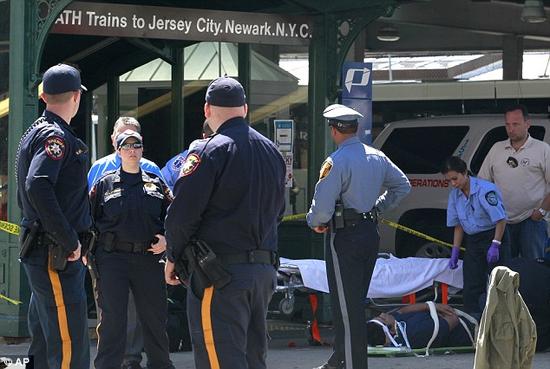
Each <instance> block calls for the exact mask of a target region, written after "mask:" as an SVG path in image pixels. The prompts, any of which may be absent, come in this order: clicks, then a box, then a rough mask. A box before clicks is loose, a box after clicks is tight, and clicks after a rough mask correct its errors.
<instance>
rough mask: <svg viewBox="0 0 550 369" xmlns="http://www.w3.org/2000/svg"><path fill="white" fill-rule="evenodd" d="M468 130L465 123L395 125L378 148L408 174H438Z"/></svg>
mask: <svg viewBox="0 0 550 369" xmlns="http://www.w3.org/2000/svg"><path fill="white" fill-rule="evenodd" d="M468 130H469V128H468V127H467V126H450V127H449V126H446V127H410V128H397V129H395V130H393V132H392V133H390V136H389V137H388V139H387V140H386V142H384V144H383V145H382V148H381V150H382V151H383V152H384V153H385V154H386V155H387V156H388V157H389V158H390V159H391V160H392V161H393V162H394V163H395V164H396V165H397V166H398V167H399V168H401V170H402V171H403V172H405V173H407V174H409V173H414V174H434V173H439V171H440V169H441V165H443V162H444V161H445V159H447V157H449V156H451V155H453V153H454V152H455V150H456V148H457V146H458V144H460V142H461V141H462V139H463V138H464V136H465V135H466V133H467V132H468Z"/></svg>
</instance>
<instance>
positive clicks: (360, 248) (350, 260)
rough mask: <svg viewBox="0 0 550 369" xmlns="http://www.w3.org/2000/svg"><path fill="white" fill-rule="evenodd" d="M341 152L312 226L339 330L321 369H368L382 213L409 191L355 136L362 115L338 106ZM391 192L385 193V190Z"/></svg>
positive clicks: (323, 185) (331, 161)
mask: <svg viewBox="0 0 550 369" xmlns="http://www.w3.org/2000/svg"><path fill="white" fill-rule="evenodd" d="M323 116H324V117H325V118H327V119H328V124H329V126H330V132H331V136H332V139H333V140H334V142H335V143H336V145H338V150H336V151H335V152H334V153H332V154H331V155H330V156H329V157H328V158H327V159H326V160H325V161H324V163H323V166H322V167H321V173H320V176H319V181H318V182H317V185H316V186H315V194H314V195H313V201H312V203H311V208H310V209H309V212H308V214H307V216H306V218H307V222H308V225H309V226H310V227H311V228H312V229H313V230H314V231H315V232H317V233H326V235H325V259H326V264H327V277H328V282H329V288H330V291H331V294H330V297H331V304H332V315H333V316H332V320H333V323H334V325H335V328H336V342H335V345H334V352H333V354H332V356H331V357H330V358H329V360H328V361H327V363H325V364H323V365H322V366H321V367H319V368H322V369H332V368H337V369H340V368H346V369H352V368H354V369H364V368H367V351H366V349H365V348H366V347H367V336H366V332H367V329H366V320H365V308H364V300H365V298H366V296H367V290H368V288H369V284H370V279H371V277H372V272H373V270H374V264H375V262H376V256H377V253H378V243H379V240H380V239H379V235H378V229H377V213H378V212H384V211H385V210H388V209H391V208H393V207H395V206H397V203H398V202H399V201H400V200H401V199H402V198H403V197H405V196H406V195H407V193H408V192H409V191H410V187H411V186H410V184H409V181H408V179H407V177H406V176H405V175H404V174H403V172H402V171H401V170H400V169H399V168H398V167H397V166H396V165H395V164H393V163H392V162H391V160H390V159H388V158H387V157H386V156H385V155H384V153H382V152H381V151H379V150H376V149H373V148H372V147H370V146H367V145H365V144H363V143H361V141H359V138H358V137H357V135H356V132H357V125H358V122H357V120H358V119H359V118H361V117H362V115H361V114H359V113H358V112H356V111H355V110H353V109H350V108H348V107H346V106H343V105H339V104H333V105H330V106H328V107H327V108H326V109H325V111H324V112H323ZM384 188H385V189H386V191H385V192H383V193H382V194H381V192H382V189H384Z"/></svg>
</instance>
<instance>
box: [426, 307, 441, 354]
mask: <svg viewBox="0 0 550 369" xmlns="http://www.w3.org/2000/svg"><path fill="white" fill-rule="evenodd" d="M426 304H427V305H428V308H429V309H430V316H431V317H432V320H433V321H434V331H433V333H432V338H430V341H429V342H428V345H427V346H426V354H425V356H430V347H431V346H432V343H434V341H435V339H436V338H437V335H438V334H439V317H438V316H437V309H436V308H435V304H434V302H433V301H427V302H426Z"/></svg>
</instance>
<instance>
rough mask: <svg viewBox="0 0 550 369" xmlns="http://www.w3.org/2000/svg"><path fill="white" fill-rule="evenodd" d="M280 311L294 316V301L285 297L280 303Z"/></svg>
mask: <svg viewBox="0 0 550 369" xmlns="http://www.w3.org/2000/svg"><path fill="white" fill-rule="evenodd" d="M279 311H280V312H281V313H282V314H284V315H286V316H291V315H292V314H294V299H289V298H287V297H285V298H284V299H282V300H281V301H280V302H279Z"/></svg>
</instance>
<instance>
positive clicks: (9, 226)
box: [0, 220, 19, 236]
mask: <svg viewBox="0 0 550 369" xmlns="http://www.w3.org/2000/svg"><path fill="white" fill-rule="evenodd" d="M0 230H2V231H5V232H8V233H11V234H14V235H16V236H18V235H19V226H18V225H17V224H13V223H10V222H5V221H3V220H0Z"/></svg>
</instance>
